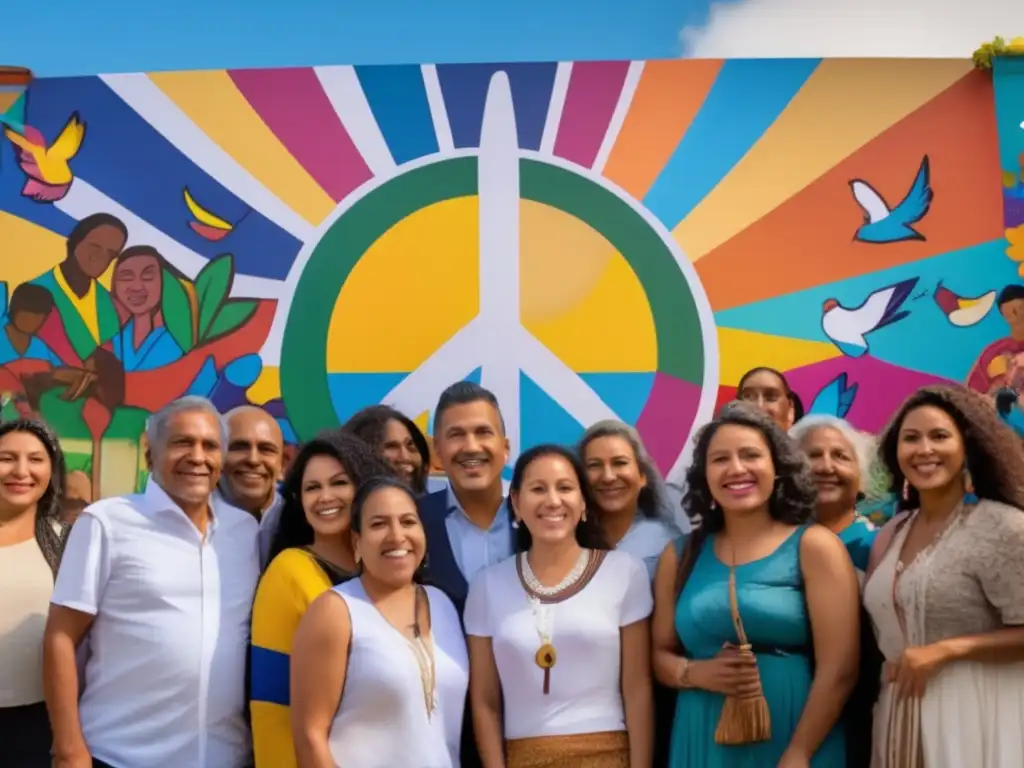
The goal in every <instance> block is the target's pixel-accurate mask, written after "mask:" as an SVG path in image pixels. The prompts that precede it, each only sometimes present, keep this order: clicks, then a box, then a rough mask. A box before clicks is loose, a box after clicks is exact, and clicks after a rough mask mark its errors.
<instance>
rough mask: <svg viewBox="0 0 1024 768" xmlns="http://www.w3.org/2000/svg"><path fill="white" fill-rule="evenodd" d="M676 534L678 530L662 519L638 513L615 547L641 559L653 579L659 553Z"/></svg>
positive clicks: (673, 539)
mask: <svg viewBox="0 0 1024 768" xmlns="http://www.w3.org/2000/svg"><path fill="white" fill-rule="evenodd" d="M678 536H679V530H678V529H677V528H675V527H674V526H672V525H670V524H669V523H667V522H665V521H664V520H659V519H653V520H652V519H651V518H649V517H643V516H640V515H638V516H637V518H636V520H635V521H634V522H633V524H632V525H631V526H629V530H628V531H626V535H625V536H623V537H622V540H621V541H620V542H619V543H618V545H617V546H616V547H615V549H617V550H619V551H620V552H626V553H628V554H630V555H632V556H633V557H635V558H637V559H638V560H642V561H643V564H644V565H645V566H647V575H648V576H650V577H651V580H652V581H653V580H654V574H655V572H656V571H657V570H658V559H659V558H660V557H661V553H662V552H664V551H665V547H667V546H668V545H669V542H671V541H675V540H676V537H678Z"/></svg>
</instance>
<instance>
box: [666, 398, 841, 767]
mask: <svg viewBox="0 0 1024 768" xmlns="http://www.w3.org/2000/svg"><path fill="white" fill-rule="evenodd" d="M815 501H816V489H815V485H814V480H813V478H812V476H811V471H810V467H809V466H808V463H807V459H806V458H805V457H804V455H803V453H802V452H801V451H800V448H799V446H798V445H797V444H796V443H795V442H794V441H793V440H792V439H791V438H790V437H789V436H788V435H786V434H785V433H784V432H783V431H782V430H781V429H780V428H779V427H778V425H777V424H776V423H774V421H773V420H772V419H771V417H770V416H768V415H767V414H765V413H763V412H761V411H759V410H757V409H756V408H753V407H751V406H750V405H748V404H745V403H731V404H729V405H727V406H725V407H724V408H723V409H722V410H721V412H720V413H719V414H718V416H717V417H716V418H715V419H714V420H713V421H712V422H711V423H710V424H708V425H707V426H706V427H704V428H703V429H702V430H701V431H700V432H699V433H698V436H697V442H696V447H695V449H694V457H693V464H692V466H691V467H690V469H689V470H688V472H687V491H686V496H685V497H684V499H683V504H684V506H685V507H686V510H687V512H688V513H689V515H690V516H691V517H692V516H694V515H700V516H701V519H702V525H701V527H700V528H698V529H697V530H696V531H694V532H693V533H692V534H691V535H690V537H689V538H688V540H687V541H686V542H685V544H683V543H678V544H671V545H669V546H668V547H667V548H666V549H665V552H664V553H663V555H662V557H661V562H660V563H659V564H658V573H657V576H656V577H655V586H654V604H655V607H654V628H653V647H654V658H653V662H654V671H655V675H656V676H657V678H658V680H659V681H660V682H661V683H662V684H664V685H668V686H671V687H673V688H675V689H677V690H678V691H679V697H678V700H677V704H676V715H675V725H674V728H673V734H672V757H671V761H670V763H669V766H670V768H766V767H768V766H771V767H773V768H774V767H779V768H797V766H800V768H807V766H816V767H818V768H842V766H843V765H844V764H845V757H844V739H843V733H842V728H841V726H839V725H837V722H838V720H839V716H840V713H841V712H842V709H843V704H844V703H845V701H846V698H847V696H848V695H849V693H850V691H851V689H852V688H853V685H854V682H855V681H856V678H857V664H858V616H859V600H858V589H857V577H856V574H855V573H854V569H853V564H852V563H851V562H850V557H849V555H847V553H846V549H845V548H844V547H843V545H842V543H841V542H840V541H839V539H838V538H837V537H836V535H835V534H834V533H832V532H831V531H829V530H827V529H826V528H824V527H822V526H818V525H811V524H810V522H811V517H812V515H813V512H814V508H815Z"/></svg>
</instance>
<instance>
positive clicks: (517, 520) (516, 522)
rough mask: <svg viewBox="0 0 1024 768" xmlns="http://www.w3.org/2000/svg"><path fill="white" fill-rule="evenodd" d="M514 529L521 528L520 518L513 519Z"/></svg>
mask: <svg viewBox="0 0 1024 768" xmlns="http://www.w3.org/2000/svg"><path fill="white" fill-rule="evenodd" d="M512 527H513V528H518V527H519V518H518V517H514V518H512Z"/></svg>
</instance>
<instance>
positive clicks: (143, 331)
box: [111, 245, 182, 373]
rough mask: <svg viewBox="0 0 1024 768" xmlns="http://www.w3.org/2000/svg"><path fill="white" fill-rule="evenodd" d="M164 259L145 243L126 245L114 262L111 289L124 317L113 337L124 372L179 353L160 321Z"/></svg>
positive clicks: (160, 362)
mask: <svg viewBox="0 0 1024 768" xmlns="http://www.w3.org/2000/svg"><path fill="white" fill-rule="evenodd" d="M165 268H166V261H165V260H164V257H163V256H161V255H160V253H159V252H158V251H157V250H156V249H155V248H152V247H150V246H148V245H137V246H132V247H131V248H127V249H125V251H124V253H122V254H121V255H120V256H118V257H117V261H116V262H115V263H114V276H113V280H112V282H111V289H112V291H113V294H114V300H115V302H116V307H117V309H118V310H119V312H121V311H122V310H123V313H124V314H125V315H127V320H126V321H125V323H124V326H123V327H122V328H121V330H119V331H118V333H117V335H116V336H114V338H113V341H112V348H113V352H114V355H115V356H116V357H117V359H118V360H120V361H121V364H122V365H123V366H124V370H125V372H126V373H127V372H130V371H148V370H152V369H153V368H159V367H160V366H163V365H168V364H169V363H173V362H174V361H175V360H179V359H181V357H182V351H181V347H180V346H178V342H176V341H175V340H174V337H173V336H172V335H171V334H170V332H169V331H168V330H167V328H166V327H165V326H164V324H163V317H162V315H161V311H160V303H161V300H162V298H163V281H164V270H165Z"/></svg>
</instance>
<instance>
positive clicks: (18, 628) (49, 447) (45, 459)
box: [0, 421, 65, 768]
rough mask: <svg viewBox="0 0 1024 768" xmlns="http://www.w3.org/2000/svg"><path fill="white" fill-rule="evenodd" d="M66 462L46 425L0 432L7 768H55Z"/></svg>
mask: <svg viewBox="0 0 1024 768" xmlns="http://www.w3.org/2000/svg"><path fill="white" fill-rule="evenodd" d="M64 482H65V473H64V455H63V453H62V452H61V449H60V445H59V444H58V442H57V438H56V436H55V435H54V434H53V432H51V431H50V429H49V428H48V427H46V426H45V425H44V424H42V422H38V421H10V422H7V423H6V424H3V425H0V765H3V766H4V768H48V766H49V765H50V763H51V759H52V758H51V757H50V746H51V743H52V737H51V735H50V724H49V721H48V720H47V717H46V705H45V704H44V703H43V629H44V628H45V626H46V614H47V611H48V610H49V607H50V595H51V594H52V593H53V579H54V575H55V574H56V572H57V566H58V564H59V563H60V556H61V552H62V551H63V549H64V540H65V536H64V534H63V526H62V525H61V523H60V522H59V515H60V504H61V500H62V496H63V489H64Z"/></svg>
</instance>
